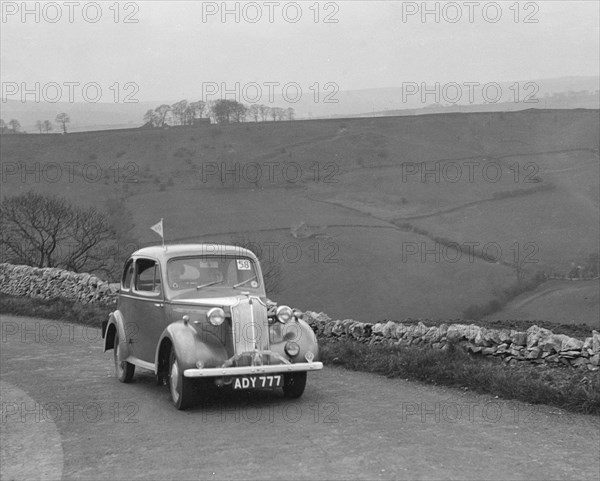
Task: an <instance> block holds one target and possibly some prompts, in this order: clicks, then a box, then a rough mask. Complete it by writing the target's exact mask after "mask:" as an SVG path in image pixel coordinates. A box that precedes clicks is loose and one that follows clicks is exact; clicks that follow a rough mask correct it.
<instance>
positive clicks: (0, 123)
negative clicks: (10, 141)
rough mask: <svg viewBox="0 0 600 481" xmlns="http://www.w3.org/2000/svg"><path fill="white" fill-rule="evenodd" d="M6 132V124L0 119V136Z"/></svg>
mask: <svg viewBox="0 0 600 481" xmlns="http://www.w3.org/2000/svg"><path fill="white" fill-rule="evenodd" d="M7 131H8V127H7V126H6V122H5V121H4V119H0V134H4V133H6V132H7Z"/></svg>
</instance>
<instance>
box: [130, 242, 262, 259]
mask: <svg viewBox="0 0 600 481" xmlns="http://www.w3.org/2000/svg"><path fill="white" fill-rule="evenodd" d="M199 255H213V256H246V257H250V258H252V259H254V260H258V259H257V258H256V256H255V255H254V253H253V252H252V251H250V250H248V249H245V248H243V247H240V246H233V245H226V244H209V243H204V244H165V246H164V247H163V246H162V245H158V246H150V247H144V248H142V249H139V250H137V251H135V252H134V253H133V254H131V257H144V256H147V257H152V258H155V259H158V260H161V261H168V260H169V259H172V258H174V257H183V256H199Z"/></svg>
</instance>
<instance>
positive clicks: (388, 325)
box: [301, 311, 600, 371]
mask: <svg viewBox="0 0 600 481" xmlns="http://www.w3.org/2000/svg"><path fill="white" fill-rule="evenodd" d="M301 316H302V318H303V319H304V320H305V321H306V322H307V323H308V324H309V325H310V326H311V327H312V329H313V330H314V331H315V333H316V334H317V336H318V337H319V338H326V339H332V340H335V339H347V340H351V341H355V342H362V343H367V344H384V345H388V346H398V347H403V346H419V347H424V348H432V349H449V347H450V345H452V344H453V345H455V346H458V347H460V348H462V349H464V350H465V351H467V352H469V353H472V354H478V355H483V356H494V357H500V358H501V359H503V360H504V361H505V362H506V363H509V364H512V365H514V364H516V363H518V362H531V363H535V364H564V365H566V366H572V367H575V368H582V369H588V370H590V371H597V370H598V369H600V367H599V366H600V332H598V331H592V335H591V336H590V337H588V338H586V339H585V340H583V341H582V340H581V339H576V338H573V337H569V336H566V335H564V334H554V333H553V332H552V331H550V330H548V329H544V328H542V327H538V326H535V325H534V326H531V327H530V328H529V329H527V331H516V330H512V329H488V328H486V327H481V326H477V325H475V324H468V325H467V324H441V325H440V326H427V325H425V324H424V323H423V322H418V323H417V324H414V323H411V324H404V323H402V322H394V321H388V322H385V323H384V322H379V323H375V324H371V323H367V322H358V321H355V320H353V319H345V320H333V319H331V318H330V317H329V316H327V314H325V313H323V312H319V313H316V312H311V311H306V312H304V313H302V314H301Z"/></svg>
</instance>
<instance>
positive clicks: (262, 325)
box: [231, 297, 269, 354]
mask: <svg viewBox="0 0 600 481" xmlns="http://www.w3.org/2000/svg"><path fill="white" fill-rule="evenodd" d="M231 317H232V325H233V344H234V350H235V354H242V353H244V352H251V351H255V350H259V351H264V350H267V349H269V324H268V320H267V307H266V306H265V305H263V304H262V303H261V302H260V300H259V299H257V298H255V297H250V298H247V299H242V300H240V303H239V304H237V305H236V306H233V307H232V308H231Z"/></svg>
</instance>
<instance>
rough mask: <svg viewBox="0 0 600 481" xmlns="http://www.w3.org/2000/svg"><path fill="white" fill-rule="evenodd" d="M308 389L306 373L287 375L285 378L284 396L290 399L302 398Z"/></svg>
mask: <svg viewBox="0 0 600 481" xmlns="http://www.w3.org/2000/svg"><path fill="white" fill-rule="evenodd" d="M305 387H306V371H304V372H294V373H290V374H286V375H285V377H284V378H283V395H284V396H285V397H286V398H289V399H295V398H299V397H300V396H302V394H303V393H304V388H305Z"/></svg>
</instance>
